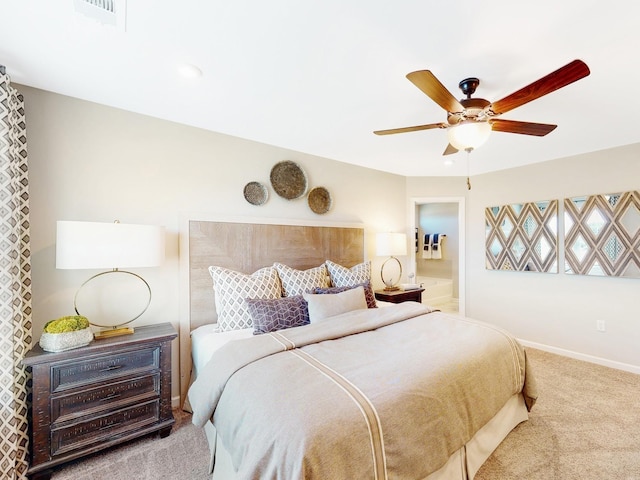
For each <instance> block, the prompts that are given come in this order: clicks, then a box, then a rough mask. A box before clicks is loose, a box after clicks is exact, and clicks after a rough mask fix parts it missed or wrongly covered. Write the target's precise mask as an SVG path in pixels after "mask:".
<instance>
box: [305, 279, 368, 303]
mask: <svg viewBox="0 0 640 480" xmlns="http://www.w3.org/2000/svg"><path fill="white" fill-rule="evenodd" d="M356 287H363V288H364V298H365V300H366V301H367V307H369V308H378V304H377V302H376V296H375V295H374V293H373V288H371V282H364V283H359V284H357V285H351V286H348V287H329V288H314V289H313V293H317V294H326V293H329V294H332V293H340V292H344V291H345V290H350V289H352V288H356Z"/></svg>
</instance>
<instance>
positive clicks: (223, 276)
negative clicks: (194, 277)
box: [209, 266, 282, 332]
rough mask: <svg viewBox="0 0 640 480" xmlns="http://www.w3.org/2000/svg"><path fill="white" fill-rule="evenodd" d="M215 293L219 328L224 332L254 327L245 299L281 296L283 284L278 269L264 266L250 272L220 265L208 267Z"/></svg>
mask: <svg viewBox="0 0 640 480" xmlns="http://www.w3.org/2000/svg"><path fill="white" fill-rule="evenodd" d="M209 274H210V275H211V278H212V279H213V289H214V290H215V292H216V311H217V313H218V330H219V331H220V332H226V331H229V330H238V329H241V328H250V327H252V326H253V323H252V321H251V314H250V313H249V310H248V308H247V305H246V304H245V299H246V298H280V296H281V293H282V286H281V285H280V278H279V277H278V272H277V271H276V269H275V268H273V267H265V268H261V269H260V270H257V271H256V272H254V273H252V274H251V275H246V274H244V273H240V272H236V271H234V270H229V269H228V268H223V267H215V266H214V267H209Z"/></svg>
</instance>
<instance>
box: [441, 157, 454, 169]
mask: <svg viewBox="0 0 640 480" xmlns="http://www.w3.org/2000/svg"><path fill="white" fill-rule="evenodd" d="M454 163H456V161H455V160H454V159H453V158H445V159H444V164H445V166H447V167H450V166H451V165H453V164H454Z"/></svg>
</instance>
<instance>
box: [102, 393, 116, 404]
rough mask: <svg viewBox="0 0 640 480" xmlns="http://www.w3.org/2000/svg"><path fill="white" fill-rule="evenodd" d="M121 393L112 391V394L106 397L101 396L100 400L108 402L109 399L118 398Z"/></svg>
mask: <svg viewBox="0 0 640 480" xmlns="http://www.w3.org/2000/svg"><path fill="white" fill-rule="evenodd" d="M120 395H121V394H120V393H112V394H110V395H107V396H106V397H104V398H101V399H100V401H101V402H106V401H108V400H113V399H114V398H118V397H119V396H120Z"/></svg>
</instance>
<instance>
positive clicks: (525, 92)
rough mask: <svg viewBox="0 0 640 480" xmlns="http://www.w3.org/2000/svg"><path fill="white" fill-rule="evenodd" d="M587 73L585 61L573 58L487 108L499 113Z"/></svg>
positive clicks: (587, 68) (545, 93)
mask: <svg viewBox="0 0 640 480" xmlns="http://www.w3.org/2000/svg"><path fill="white" fill-rule="evenodd" d="M589 73H590V71H589V67H587V64H586V63H584V62H583V61H582V60H574V61H573V62H571V63H568V64H567V65H565V66H564V67H561V68H559V69H558V70H556V71H555V72H551V73H550V74H549V75H547V76H545V77H542V78H540V79H539V80H536V81H535V82H533V83H531V84H529V85H527V86H526V87H524V88H521V89H520V90H518V91H517V92H514V93H512V94H511V95H507V96H506V97H504V98H503V99H502V100H498V101H497V102H493V103H492V104H491V105H489V107H488V108H489V109H490V110H491V111H492V112H493V113H494V114H496V115H500V114H502V113H505V112H508V111H509V110H513V109H514V108H516V107H519V106H521V105H524V104H525V103H529V102H531V101H532V100H535V99H537V98H540V97H542V96H544V95H547V94H548V93H551V92H554V91H556V90H558V89H559V88H562V87H565V86H567V85H569V84H570V83H573V82H575V81H577V80H580V79H581V78H584V77H586V76H587V75H589Z"/></svg>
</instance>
